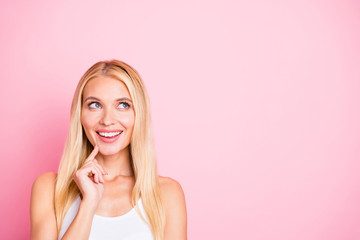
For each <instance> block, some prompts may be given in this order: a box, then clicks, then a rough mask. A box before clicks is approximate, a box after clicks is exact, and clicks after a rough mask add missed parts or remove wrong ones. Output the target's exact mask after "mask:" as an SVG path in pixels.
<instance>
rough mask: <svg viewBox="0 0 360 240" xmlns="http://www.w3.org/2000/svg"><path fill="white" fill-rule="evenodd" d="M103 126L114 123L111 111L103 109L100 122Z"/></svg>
mask: <svg viewBox="0 0 360 240" xmlns="http://www.w3.org/2000/svg"><path fill="white" fill-rule="evenodd" d="M100 123H101V124H103V125H112V124H114V123H115V118H114V113H113V111H112V110H108V109H104V111H103V115H102V118H101V121H100Z"/></svg>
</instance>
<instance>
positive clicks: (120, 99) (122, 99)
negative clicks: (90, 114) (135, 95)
mask: <svg viewBox="0 0 360 240" xmlns="http://www.w3.org/2000/svg"><path fill="white" fill-rule="evenodd" d="M90 99H92V100H96V101H100V99H98V98H96V97H88V98H86V99H85V101H84V102H86V101H87V100H90ZM124 100H125V101H129V102H132V101H131V100H130V99H129V98H127V97H123V98H118V99H116V101H124Z"/></svg>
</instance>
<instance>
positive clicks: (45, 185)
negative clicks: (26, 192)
mask: <svg viewBox="0 0 360 240" xmlns="http://www.w3.org/2000/svg"><path fill="white" fill-rule="evenodd" d="M56 178H57V173H55V172H45V173H42V174H40V175H39V176H38V177H37V178H36V179H35V180H34V182H33V185H32V191H37V190H38V191H43V190H47V191H48V190H51V191H54V190H55V183H56Z"/></svg>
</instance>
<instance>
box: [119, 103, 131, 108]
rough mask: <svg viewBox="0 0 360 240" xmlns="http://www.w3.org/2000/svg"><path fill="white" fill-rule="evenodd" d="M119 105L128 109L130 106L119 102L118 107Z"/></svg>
mask: <svg viewBox="0 0 360 240" xmlns="http://www.w3.org/2000/svg"><path fill="white" fill-rule="evenodd" d="M120 105H123V106H124V108H129V107H130V105H129V104H128V103H126V102H121V103H119V106H120Z"/></svg>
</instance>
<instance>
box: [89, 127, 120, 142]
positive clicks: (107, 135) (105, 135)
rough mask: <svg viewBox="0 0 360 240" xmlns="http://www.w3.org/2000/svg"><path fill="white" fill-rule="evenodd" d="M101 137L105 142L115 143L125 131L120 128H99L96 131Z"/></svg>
mask: <svg viewBox="0 0 360 240" xmlns="http://www.w3.org/2000/svg"><path fill="white" fill-rule="evenodd" d="M96 133H97V135H98V137H99V139H100V140H101V141H103V142H105V143H113V142H115V141H116V140H118V139H119V137H120V135H121V134H122V133H123V131H120V130H99V131H96Z"/></svg>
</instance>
